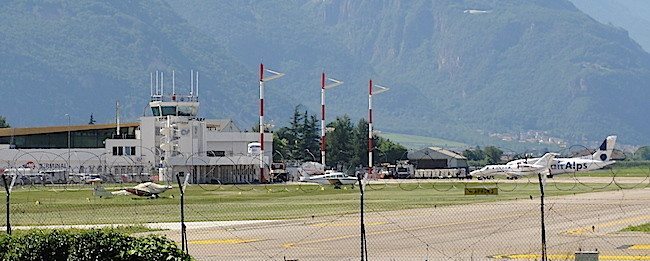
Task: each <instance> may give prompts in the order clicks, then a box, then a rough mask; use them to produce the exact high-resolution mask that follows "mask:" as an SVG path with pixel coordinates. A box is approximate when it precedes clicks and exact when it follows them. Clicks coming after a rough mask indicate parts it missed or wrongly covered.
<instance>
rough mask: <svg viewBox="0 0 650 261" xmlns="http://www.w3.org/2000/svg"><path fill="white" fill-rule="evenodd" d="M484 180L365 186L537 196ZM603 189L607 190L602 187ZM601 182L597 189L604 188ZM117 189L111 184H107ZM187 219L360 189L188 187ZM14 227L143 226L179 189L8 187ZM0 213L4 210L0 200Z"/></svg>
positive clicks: (282, 213) (383, 193)
mask: <svg viewBox="0 0 650 261" xmlns="http://www.w3.org/2000/svg"><path fill="white" fill-rule="evenodd" d="M606 185H607V184H578V185H576V184H564V183H552V184H549V185H548V186H547V192H546V193H547V195H548V196H556V195H565V194H574V193H583V192H592V191H594V190H595V189H599V190H600V191H604V190H615V189H617V187H616V186H613V185H611V184H610V186H606ZM495 186H497V185H495V183H489V182H480V183H479V182H469V183H461V182H455V181H454V182H439V183H433V182H429V181H426V182H420V183H395V184H374V185H369V186H367V193H366V209H367V210H368V211H386V210H398V209H414V208H429V207H434V206H438V207H440V206H445V205H455V204H470V203H477V202H495V201H504V200H513V199H521V198H529V196H534V197H536V196H537V195H539V187H538V184H535V183H526V184H512V183H508V184H504V183H499V184H498V187H499V195H498V196H465V195H464V188H465V187H495ZM603 187H604V188H603ZM601 188H602V189H601ZM108 189H109V190H111V189H118V188H117V187H115V188H108ZM185 199H186V212H185V213H186V219H187V221H216V220H277V219H291V218H306V217H311V216H326V215H341V214H346V213H356V212H357V211H358V208H359V204H358V200H359V192H358V189H357V188H356V187H355V188H354V189H353V188H351V187H345V188H344V189H334V188H333V187H331V186H325V187H321V186H317V185H311V184H310V185H266V186H265V185H245V186H234V185H222V186H218V185H202V186H197V185H190V186H188V187H187V192H186V198H185ZM11 202H12V205H11V212H12V215H11V219H12V224H13V225H74V224H141V223H148V222H172V221H177V220H178V217H179V197H178V190H177V189H176V188H174V189H173V190H170V191H167V192H165V193H164V194H162V197H161V198H159V199H141V198H132V197H130V196H117V197H115V198H110V199H103V198H96V197H93V195H92V190H91V188H89V187H85V188H80V187H76V188H71V187H69V188H67V189H65V190H64V189H62V188H57V189H53V188H49V187H33V188H15V189H14V192H13V193H12V200H11ZM0 211H1V212H2V213H4V212H5V205H4V204H1V207H0Z"/></svg>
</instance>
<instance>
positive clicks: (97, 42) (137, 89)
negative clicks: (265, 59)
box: [0, 1, 290, 126]
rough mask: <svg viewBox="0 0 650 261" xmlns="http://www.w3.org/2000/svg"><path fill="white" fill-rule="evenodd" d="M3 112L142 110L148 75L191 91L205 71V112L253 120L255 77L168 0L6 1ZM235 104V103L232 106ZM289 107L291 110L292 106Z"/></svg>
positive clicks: (108, 114) (31, 120) (40, 117)
mask: <svg viewBox="0 0 650 261" xmlns="http://www.w3.org/2000/svg"><path fill="white" fill-rule="evenodd" d="M0 18H1V19H2V21H3V22H2V23H0V60H1V61H2V62H1V63H0V72H2V77H1V78H0V86H2V88H0V96H1V97H3V98H4V100H5V102H4V103H3V104H4V106H3V108H2V110H1V111H2V115H4V116H6V118H7V120H8V122H10V123H11V124H12V125H13V126H40V125H55V124H67V117H65V116H64V115H65V114H70V115H71V121H72V124H85V123H87V122H88V119H89V116H90V114H91V113H93V114H94V116H95V118H96V119H97V120H98V121H99V122H110V121H113V120H114V115H115V102H116V100H119V101H120V104H121V106H122V108H121V111H122V114H123V115H122V116H123V117H124V119H123V121H124V120H135V119H136V117H138V116H140V115H142V113H143V110H144V109H145V106H146V105H147V102H148V96H149V85H150V81H149V80H150V79H149V73H150V72H153V71H155V70H165V71H166V74H165V84H166V86H167V87H166V90H168V91H170V90H171V88H170V87H171V71H172V70H173V69H175V70H176V76H177V77H176V85H177V86H178V89H179V90H180V91H182V92H188V91H189V77H190V76H189V71H190V70H191V69H194V70H199V72H200V75H199V77H200V88H201V93H200V94H201V101H202V102H203V104H204V105H205V106H202V107H201V111H202V114H204V115H210V116H213V117H215V116H216V117H232V118H238V119H244V120H247V121H248V122H254V121H255V120H256V119H257V116H256V115H257V109H256V105H257V101H256V100H255V98H254V97H256V96H257V91H256V90H257V89H256V88H257V87H256V86H257V82H256V80H255V79H256V77H257V76H256V74H255V70H254V69H253V68H251V69H248V68H244V67H243V66H242V65H241V64H240V63H239V62H238V61H237V60H235V59H233V58H232V57H231V56H229V55H228V54H227V53H226V52H225V49H224V48H223V46H220V45H218V44H217V43H215V42H214V41H213V40H212V39H211V37H207V36H205V35H203V34H202V33H201V32H199V31H198V30H196V29H195V28H193V27H192V26H190V25H188V24H187V22H186V21H185V20H184V19H183V18H181V17H179V16H178V15H177V14H176V13H175V12H174V11H173V10H172V9H170V7H169V5H167V3H166V2H164V1H132V2H131V1H110V2H96V1H29V2H25V1H10V2H6V3H4V4H3V8H2V9H0ZM234 105H237V106H234ZM289 108H290V107H289Z"/></svg>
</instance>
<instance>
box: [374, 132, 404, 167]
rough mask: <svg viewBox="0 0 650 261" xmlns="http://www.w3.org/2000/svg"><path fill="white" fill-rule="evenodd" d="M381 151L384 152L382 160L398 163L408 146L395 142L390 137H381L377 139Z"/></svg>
mask: <svg viewBox="0 0 650 261" xmlns="http://www.w3.org/2000/svg"><path fill="white" fill-rule="evenodd" d="M377 142H378V143H379V144H378V146H377V147H378V148H379V151H380V152H381V153H382V155H378V156H383V158H380V159H379V160H380V161H385V162H388V163H396V162H397V161H398V160H400V159H401V157H402V155H404V154H405V153H406V151H407V150H406V148H405V147H404V146H402V145H401V144H398V143H394V142H392V141H391V140H389V139H384V138H381V137H380V138H379V139H378V140H377Z"/></svg>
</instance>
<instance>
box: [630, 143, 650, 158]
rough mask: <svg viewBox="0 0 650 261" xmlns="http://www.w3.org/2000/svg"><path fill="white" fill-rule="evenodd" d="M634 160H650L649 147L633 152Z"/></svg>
mask: <svg viewBox="0 0 650 261" xmlns="http://www.w3.org/2000/svg"><path fill="white" fill-rule="evenodd" d="M634 159H635V160H650V146H644V147H641V148H639V149H637V150H636V152H634Z"/></svg>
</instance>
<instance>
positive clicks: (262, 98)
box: [259, 63, 284, 182]
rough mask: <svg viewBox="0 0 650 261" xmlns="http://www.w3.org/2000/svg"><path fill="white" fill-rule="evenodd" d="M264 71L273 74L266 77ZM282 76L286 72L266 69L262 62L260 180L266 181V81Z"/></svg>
mask: <svg viewBox="0 0 650 261" xmlns="http://www.w3.org/2000/svg"><path fill="white" fill-rule="evenodd" d="M264 72H269V73H271V76H268V77H266V78H264ZM282 76H284V73H279V72H276V71H273V70H269V69H264V64H262V63H260V139H259V142H260V182H265V181H266V180H265V179H264V82H268V81H270V80H275V79H277V78H280V77H282Z"/></svg>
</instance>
